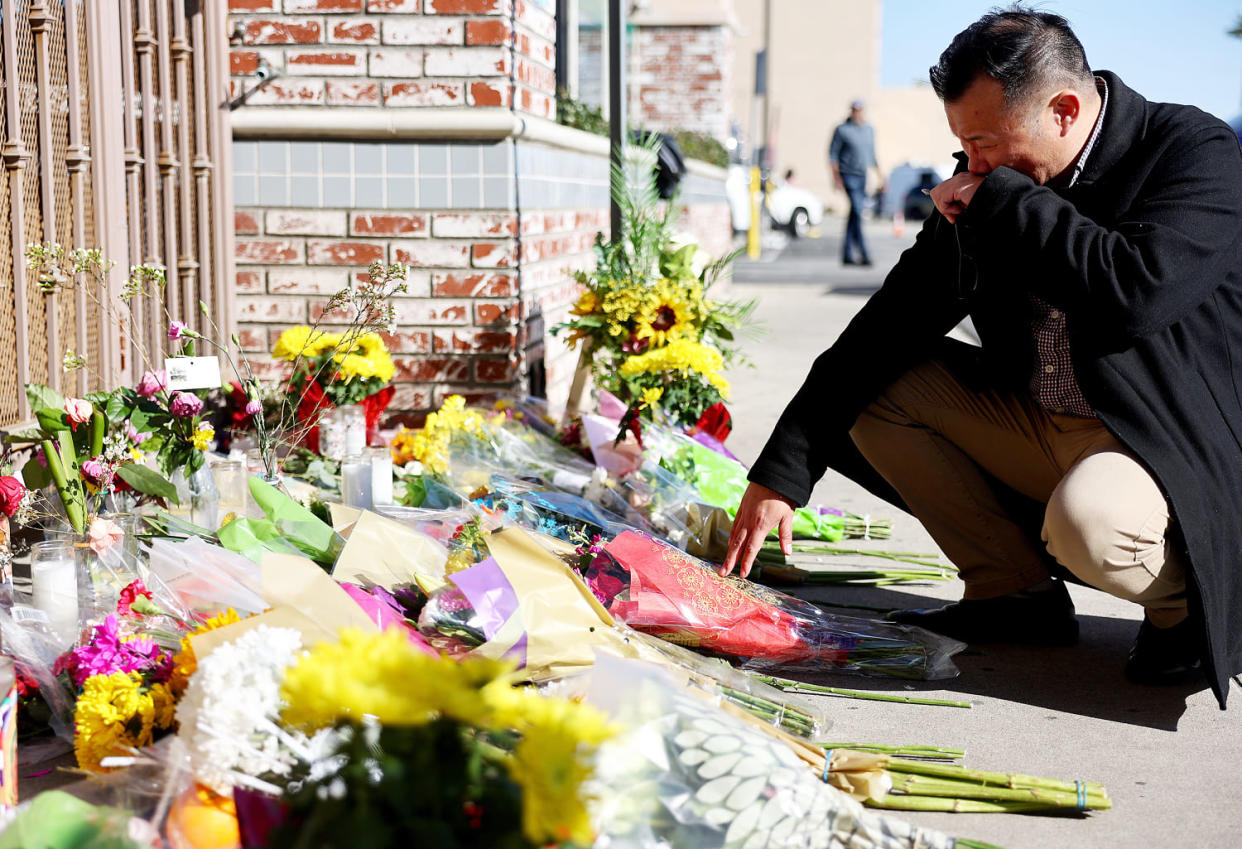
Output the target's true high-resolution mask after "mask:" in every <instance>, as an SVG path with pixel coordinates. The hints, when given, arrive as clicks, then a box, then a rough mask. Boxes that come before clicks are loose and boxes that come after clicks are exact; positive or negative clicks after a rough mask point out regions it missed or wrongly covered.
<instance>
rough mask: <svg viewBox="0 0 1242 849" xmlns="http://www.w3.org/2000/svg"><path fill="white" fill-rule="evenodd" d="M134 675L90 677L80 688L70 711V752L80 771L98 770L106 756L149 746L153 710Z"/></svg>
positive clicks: (139, 681)
mask: <svg viewBox="0 0 1242 849" xmlns="http://www.w3.org/2000/svg"><path fill="white" fill-rule="evenodd" d="M141 685H142V678H141V677H140V676H139V675H137V674H135V673H132V672H130V673H127V672H113V673H112V674H110V675H92V676H91V677H90V678H87V679H86V682H85V683H84V684H83V685H82V695H80V696H78V700H77V702H76V703H75V705H74V711H73V725H74V734H73V750H74V754H75V755H76V756H77V759H78V766H79V767H81V768H82V769H89V770H99V769H101V767H100V762H101V761H102V760H103V759H104V758H106V757H109V756H110V755H120V754H124V753H125V750H126V749H127V748H130V747H134V748H137V747H141V746H145V745H147V744H149V743H150V742H151V728H152V727H153V725H154V719H155V716H154V707H153V705H152V702H151V699H150V698H149V697H145V696H143V694H142V692H141V690H140V687H141Z"/></svg>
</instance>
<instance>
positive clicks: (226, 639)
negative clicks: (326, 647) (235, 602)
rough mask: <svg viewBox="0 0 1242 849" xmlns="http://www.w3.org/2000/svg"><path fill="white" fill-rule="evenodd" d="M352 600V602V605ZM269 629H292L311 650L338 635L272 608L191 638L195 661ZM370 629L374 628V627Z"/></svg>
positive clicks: (285, 609) (289, 611)
mask: <svg viewBox="0 0 1242 849" xmlns="http://www.w3.org/2000/svg"><path fill="white" fill-rule="evenodd" d="M352 601H353V600H352V599H351V600H350V602H351V603H352ZM260 625H266V626H268V627H269V628H292V629H293V630H295V631H297V632H298V633H299V634H301V635H302V645H303V646H304V647H306V648H310V647H311V646H313V645H315V644H316V643H323V642H330V641H333V640H335V639H336V636H337V635H336V631H334V630H331V629H329V628H327V627H325V626H323V625H321V624H319V623H318V622H316V621H315V620H313V619H311V618H310V617H308V616H305V615H303V614H302V613H299V612H298V611H296V610H294V609H293V608H292V607H285V606H283V605H282V606H280V607H273V608H272V609H271V610H268V611H267V612H265V613H260V614H258V615H255V616H248V617H246V618H245V619H243V620H242V621H240V622H234V623H233V624H232V625H225V626H223V627H222V628H216V629H215V630H212V631H206V632H204V633H202V634H194V635H193V636H191V637H190V645H191V646H193V647H194V657H195V658H197V659H199V660H200V661H201V660H202V659H203V658H205V657H206V656H207V655H209V654H211V653H212V652H213V651H215V650H216V648H217V647H218V646H222V645H224V644H225V643H231V642H233V641H234V640H236V639H237V638H238V637H240V636H242V635H243V634H245V633H246V632H248V631H251V630H253V629H255V628H258V627H259V626H260ZM371 627H375V626H374V625H372V626H371Z"/></svg>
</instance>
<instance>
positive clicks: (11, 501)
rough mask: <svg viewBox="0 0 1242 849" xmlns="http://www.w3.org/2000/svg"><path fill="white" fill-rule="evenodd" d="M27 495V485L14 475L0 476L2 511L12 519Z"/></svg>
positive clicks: (0, 510) (0, 511)
mask: <svg viewBox="0 0 1242 849" xmlns="http://www.w3.org/2000/svg"><path fill="white" fill-rule="evenodd" d="M25 497H26V487H25V486H23V485H22V482H21V481H19V480H18V479H17V478H15V477H13V476H12V475H5V476H4V477H0V513H3V514H4V515H6V516H8V517H9V518H10V519H12V518H13V515H14V514H15V513H16V512H17V508H18V507H21V506H22V499H23V498H25Z"/></svg>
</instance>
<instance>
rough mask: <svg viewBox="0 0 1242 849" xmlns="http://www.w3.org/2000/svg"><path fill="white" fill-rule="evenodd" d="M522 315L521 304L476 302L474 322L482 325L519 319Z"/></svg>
mask: <svg viewBox="0 0 1242 849" xmlns="http://www.w3.org/2000/svg"><path fill="white" fill-rule="evenodd" d="M520 316H521V305H520V304H518V303H516V302H515V303H509V304H475V305H474V323H475V324H477V325H480V326H486V325H489V324H499V323H501V322H511V321H517V320H518V318H519V317H520Z"/></svg>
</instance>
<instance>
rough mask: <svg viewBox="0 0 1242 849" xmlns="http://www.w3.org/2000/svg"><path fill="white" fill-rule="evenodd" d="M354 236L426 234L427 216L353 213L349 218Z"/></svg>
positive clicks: (350, 228) (351, 232)
mask: <svg viewBox="0 0 1242 849" xmlns="http://www.w3.org/2000/svg"><path fill="white" fill-rule="evenodd" d="M349 232H350V234H351V235H354V236H411V235H417V234H419V233H426V232H427V216H425V215H409V214H405V213H395V212H393V213H387V212H354V213H352V214H350V216H349Z"/></svg>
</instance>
